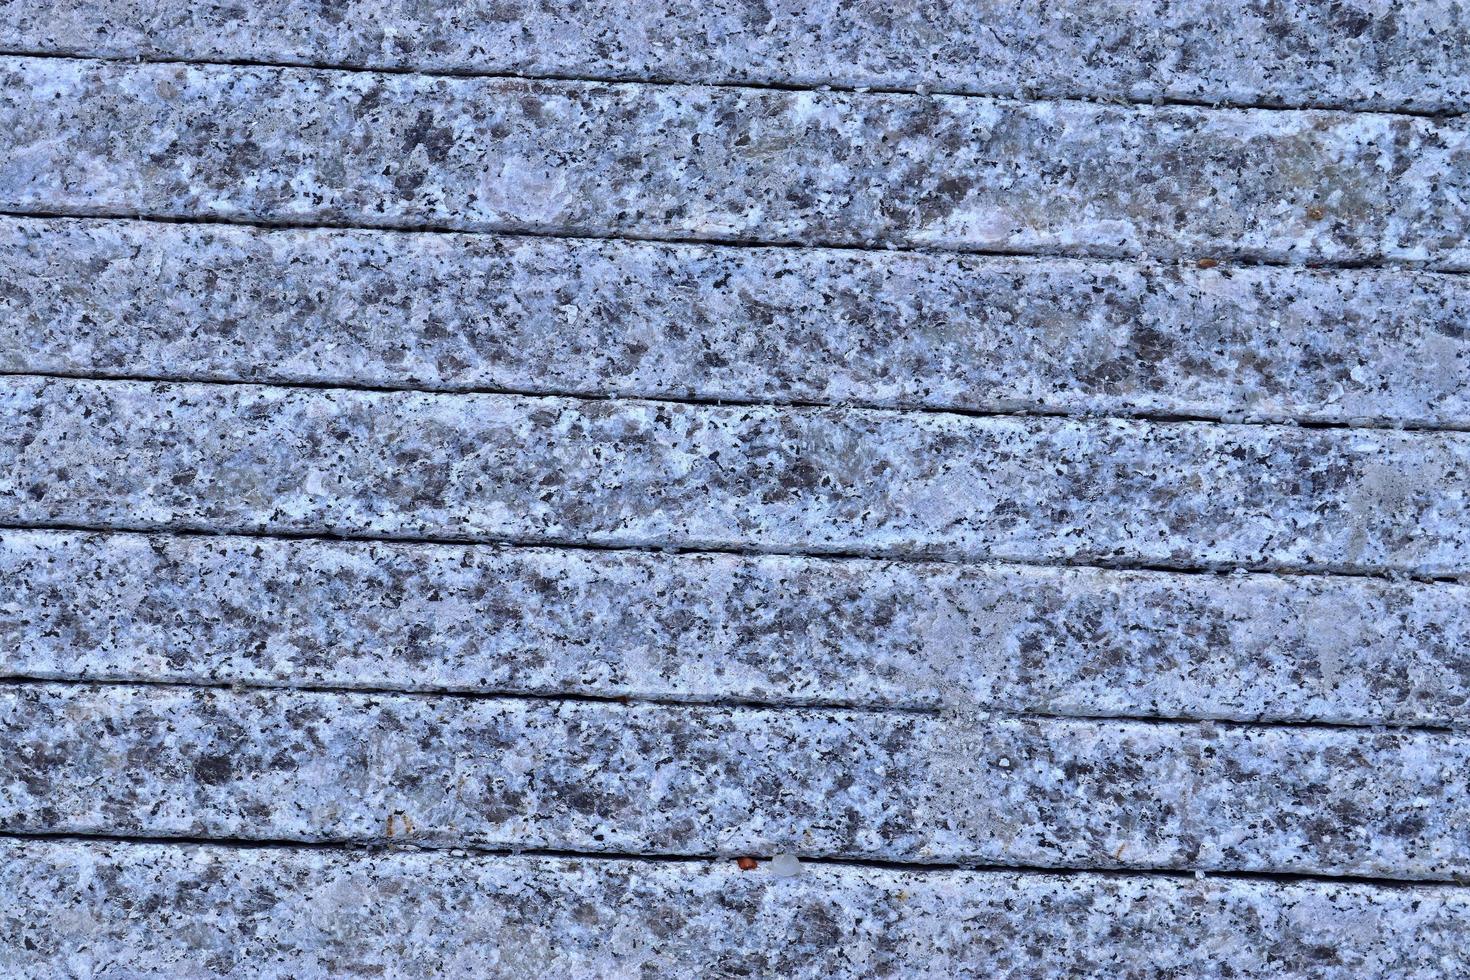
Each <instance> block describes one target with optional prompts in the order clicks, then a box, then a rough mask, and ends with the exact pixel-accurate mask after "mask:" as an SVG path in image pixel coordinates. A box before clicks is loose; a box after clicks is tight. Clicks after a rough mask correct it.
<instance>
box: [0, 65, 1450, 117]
mask: <svg viewBox="0 0 1470 980" xmlns="http://www.w3.org/2000/svg"><path fill="white" fill-rule="evenodd" d="M0 58H49V59H53V60H58V61H100V62H112V63H120V64H127V65H137V64H144V65H185V66H206V67H216V68H289V69H305V70H310V71H333V72H343V73H351V74H374V75H415V76H421V77H424V78H463V79H487V80H498V81H520V82H581V83H587V84H597V85H646V86H649V87H657V88H719V89H738V90H746V91H756V92H762V91H764V92H821V93H827V92H840V93H846V94H853V95H868V94H871V95H910V96H916V97H923V98H932V97H944V98H969V99H998V100H1002V101H1007V102H1022V103H1030V102H1081V103H1089V104H1094V105H1099V104H1100V105H1116V106H1137V107H1148V108H1157V107H1180V108H1188V109H1221V110H1237V111H1255V112H1339V113H1344V114H1352V115H1373V116H1407V117H1411V118H1418V119H1433V120H1449V119H1457V118H1459V117H1460V116H1462V115H1465V114H1466V112H1467V110H1465V109H1461V108H1451V107H1449V106H1442V107H1440V108H1436V109H1418V108H1412V107H1397V108H1382V107H1377V106H1369V105H1362V104H1359V103H1353V102H1331V101H1327V100H1318V101H1314V102H1307V103H1286V102H1276V101H1271V100H1256V101H1242V100H1238V99H1215V100H1211V99H1205V98H1185V97H1182V96H1167V95H1162V94H1160V95H1159V96H1157V97H1150V98H1146V99H1144V98H1135V97H1129V96H1123V95H1107V94H1101V93H1094V92H1085V91H1068V92H1055V93H1053V94H1039V93H1019V92H1017V91H1015V90H1012V91H1009V92H1006V91H1001V90H999V89H981V88H965V87H959V88H948V87H943V86H931V85H912V86H906V85H847V84H841V83H834V82H820V83H801V82H783V81H775V80H769V79H766V80H758V79H733V78H728V77H727V78H715V79H709V80H705V79H693V78H679V77H675V76H671V75H636V74H621V73H606V74H598V73H592V72H582V73H569V72H536V73H529V72H512V71H489V70H485V71H479V70H474V69H468V68H459V69H456V68H423V67H413V66H404V65H395V64H386V63H373V62H326V63H324V62H319V61H305V60H300V59H292V58H281V59H264V58H218V57H210V58H189V57H181V56H175V55H159V54H144V53H141V52H140V53H138V54H136V55H115V54H105V53H99V52H96V51H83V50H78V49H56V50H50V51H27V50H0Z"/></svg>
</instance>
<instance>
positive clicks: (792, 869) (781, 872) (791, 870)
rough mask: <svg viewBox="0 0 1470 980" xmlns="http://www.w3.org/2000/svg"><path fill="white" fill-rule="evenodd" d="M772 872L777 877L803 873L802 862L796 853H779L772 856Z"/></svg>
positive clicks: (790, 876) (788, 876) (789, 876)
mask: <svg viewBox="0 0 1470 980" xmlns="http://www.w3.org/2000/svg"><path fill="white" fill-rule="evenodd" d="M771 874H773V875H775V876H776V877H777V878H792V877H795V876H796V875H799V874H801V862H800V861H798V860H797V859H796V855H795V854H789V853H787V854H777V855H776V856H775V857H773V858H771Z"/></svg>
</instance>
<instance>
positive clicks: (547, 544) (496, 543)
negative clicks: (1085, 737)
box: [0, 518, 1465, 585]
mask: <svg viewBox="0 0 1470 980" xmlns="http://www.w3.org/2000/svg"><path fill="white" fill-rule="evenodd" d="M6 531H16V532H22V531H24V532H30V531H55V532H64V533H78V534H144V535H152V536H157V537H179V538H254V539H264V540H275V541H322V542H328V543H337V544H341V543H349V542H360V543H367V544H373V543H382V544H406V545H434V546H449V547H453V546H458V547H466V546H469V547H484V548H506V549H510V548H514V549H527V550H531V549H536V550H564V551H586V552H602V553H608V554H645V555H730V556H734V557H737V558H799V559H803V560H812V561H860V562H874V563H882V562H891V563H894V564H904V565H922V564H931V565H945V566H957V567H965V566H971V565H1014V566H1021V567H1025V568H1056V569H1069V568H1076V569H1095V570H1100V571H1110V572H1159V573H1166V574H1169V575H1205V576H1219V575H1235V574H1247V575H1252V574H1258V575H1275V576H1284V577H1302V578H1350V579H1370V580H1374V581H1385V582H1395V583H1397V582H1415V583H1420V584H1431V585H1433V584H1445V585H1463V584H1465V581H1464V579H1465V574H1464V573H1459V572H1456V573H1444V574H1423V573H1413V572H1409V571H1405V570H1401V569H1374V568H1358V567H1354V566H1335V565H1323V566H1314V567H1303V566H1296V565H1284V564H1271V563H1267V564H1257V565H1239V564H1236V565H1227V564H1221V565H1201V564H1184V563H1178V564H1170V563H1161V562H1140V561H1121V560H1112V561H1109V560H1107V559H1104V558H1101V557H1098V556H1088V557H1083V558H1077V559H1054V560H1047V559H1042V558H1017V557H1007V556H1003V555H983V556H979V555H977V556H973V557H971V556H961V557H952V556H948V555H945V554H942V553H936V554H916V553H912V552H888V551H884V550H882V549H877V550H873V551H853V550H842V549H836V548H833V549H828V550H821V549H814V548H809V549H805V550H803V549H799V548H775V547H767V548H762V547H758V546H745V547H740V546H724V545H717V544H709V543H692V544H685V545H675V544H626V543H624V544H611V543H603V542H596V541H582V540H576V539H571V538H554V537H546V538H511V537H493V536H485V535H478V536H467V535H462V536H457V535H453V534H448V533H445V534H438V535H435V534H428V535H422V534H419V535H415V534H393V533H381V534H378V533H373V532H367V531H360V530H357V529H348V530H312V531H298V530H286V529H260V528H249V527H231V528H215V527H201V526H197V525H190V524H186V523H173V524H169V525H167V526H155V525H146V524H120V523H115V524H86V523H81V522H76V521H40V520H38V521H18V520H15V519H13V518H0V533H4V532H6Z"/></svg>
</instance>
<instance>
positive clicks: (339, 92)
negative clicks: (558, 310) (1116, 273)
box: [0, 58, 1470, 269]
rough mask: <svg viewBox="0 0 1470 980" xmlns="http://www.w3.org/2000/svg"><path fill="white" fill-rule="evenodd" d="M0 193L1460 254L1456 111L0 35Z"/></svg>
mask: <svg viewBox="0 0 1470 980" xmlns="http://www.w3.org/2000/svg"><path fill="white" fill-rule="evenodd" d="M0 160H4V161H5V162H4V164H3V166H0V210H29V209H42V210H48V209H49V210H60V211H63V212H84V213H93V214H96V213H101V214H123V215H127V214H137V213H141V214H148V215H165V216H208V217H215V218H230V219H239V220H267V221H304V222H322V221H327V222H346V223H350V224H369V225H385V226H395V227H401V226H411V227H420V226H432V227H437V228H445V229H460V230H469V231H476V230H478V231H495V230H499V231H507V230H511V231H515V230H519V231H538V232H550V233H563V234H565V233H571V234H591V235H632V236H636V237H654V238H691V237H692V238H699V239H718V240H729V241H774V242H806V243H823V242H831V243H838V244H849V245H862V244H873V243H896V244H903V245H909V246H931V247H937V248H943V249H961V250H965V249H975V250H996V249H999V250H1041V251H1050V250H1068V251H1082V252H1086V253H1089V254H1104V255H1130V256H1131V255H1137V254H1139V253H1150V254H1153V255H1157V256H1163V257H1171V258H1182V259H1189V260H1196V259H1199V258H1201V257H1214V256H1219V255H1221V254H1229V255H1234V256H1238V257H1255V258H1263V259H1270V260H1275V261H1305V260H1312V259H1321V260H1332V261H1349V262H1351V261H1366V260H1376V259H1395V260H1408V261H1428V262H1432V263H1434V264H1436V265H1437V266H1442V267H1447V268H1460V269H1464V268H1470V209H1466V208H1465V207H1464V205H1463V201H1464V200H1465V198H1466V197H1467V196H1470V123H1467V121H1466V120H1465V119H1464V118H1458V119H1449V120H1433V119H1428V118H1423V117H1411V116H1392V115H1384V114H1351V113H1340V112H1283V111H1256V110H1209V109H1202V108H1194V107H1169V108H1151V107H1119V106H1102V105H1095V104H1091V103H1080V102H1022V101H1008V100H992V99H980V98H955V97H922V96H912V95H879V94H871V93H869V94H852V93H838V92H828V93H822V92H813V91H801V92H788V91H773V90H740V89H728V88H708V87H703V88H702V87H698V86H693V87H690V86H673V87H650V86H641V85H612V84H596V83H581V82H540V81H537V82H526V81H508V80H500V79H463V78H428V77H424V76H418V75H407V74H386V75H385V74H376V73H362V72H335V71H312V70H305V69H275V68H247V67H237V66H208V67H198V66H185V65H172V64H170V65H120V64H115V63H97V62H85V61H69V60H55V59H39V60H38V59H24V58H20V59H14V58H6V59H0Z"/></svg>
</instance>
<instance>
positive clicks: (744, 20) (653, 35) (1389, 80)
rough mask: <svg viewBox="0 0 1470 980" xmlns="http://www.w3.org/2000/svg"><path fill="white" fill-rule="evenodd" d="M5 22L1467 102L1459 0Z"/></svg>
mask: <svg viewBox="0 0 1470 980" xmlns="http://www.w3.org/2000/svg"><path fill="white" fill-rule="evenodd" d="M20 6H21V9H20V10H19V11H7V14H8V16H6V17H5V18H3V19H0V44H4V45H5V46H7V47H9V48H11V49H15V50H29V51H60V52H67V53H82V54H104V55H112V56H120V57H132V56H136V55H153V56H165V57H175V58H180V57H182V58H193V59H230V60H239V59H245V60H261V61H290V62H304V63H327V64H346V65H369V66H383V67H395V68H419V69H430V70H439V71H487V72H522V73H529V74H550V75H582V74H587V75H594V76H613V77H633V78H671V79H679V80H683V81H694V82H700V81H710V80H723V81H755V82H774V83H784V84H799V85H821V84H834V85H849V86H885V85H886V86H898V87H909V88H913V87H920V86H931V87H937V88H941V89H949V90H959V91H970V92H986V93H1000V94H1010V93H1014V92H1018V91H1020V90H1023V89H1024V90H1025V91H1027V92H1034V93H1036V94H1039V95H1042V96H1068V95H1079V94H1080V95H1091V96H1096V97H1100V98H1117V97H1129V98H1135V99H1150V98H1159V97H1163V98H1173V99H1198V100H1203V101H1206V102H1216V101H1221V100H1227V101H1242V102H1265V103H1273V104H1275V103H1284V104H1288V105H1290V104H1339V103H1342V104H1352V105H1357V106H1362V107H1367V108H1384V107H1387V108H1397V107H1410V108H1415V109H1421V110H1438V109H1464V108H1467V107H1470V81H1467V80H1470V41H1467V40H1466V39H1467V37H1470V15H1467V13H1466V11H1465V9H1464V7H1463V6H1462V5H1461V4H1460V3H1459V2H1455V0H1407V2H1402V0H1395V2H1392V3H1388V2H1379V0H1349V2H1346V3H1335V2H1334V3H1323V2H1312V3H1270V4H1267V3H1253V4H1241V3H1231V2H1228V0H1185V2H1169V0H1147V2H1139V0H1093V2H1088V3H1064V4H1046V3H1037V2H1028V3H1023V4H1017V3H1013V2H1004V3H1003V2H998V0H966V2H964V3H946V2H942V0H939V2H935V0H929V2H923V3H913V2H909V3H904V4H903V5H901V6H900V7H894V6H891V5H886V4H877V3H868V2H842V3H836V4H831V3H824V4H816V3H810V2H806V0H762V2H760V3H745V2H720V0H716V2H711V3H701V4H697V5H691V4H683V3H673V2H671V0H661V2H654V3H650V2H647V0H616V2H600V3H596V4H586V3H578V2H576V0H552V2H547V0H535V2H531V0H513V2H504V0H494V2H491V0H460V2H457V3H453V4H423V3H419V2H415V0H348V2H345V3H333V4H329V5H323V4H321V3H318V2H314V0H253V2H251V3H248V4H237V5H225V6H217V5H206V4H185V5H179V6H170V7H159V6H158V5H156V4H153V3H145V2H142V0H48V2H46V3H41V4H35V3H32V4H21V5H20Z"/></svg>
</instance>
